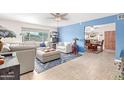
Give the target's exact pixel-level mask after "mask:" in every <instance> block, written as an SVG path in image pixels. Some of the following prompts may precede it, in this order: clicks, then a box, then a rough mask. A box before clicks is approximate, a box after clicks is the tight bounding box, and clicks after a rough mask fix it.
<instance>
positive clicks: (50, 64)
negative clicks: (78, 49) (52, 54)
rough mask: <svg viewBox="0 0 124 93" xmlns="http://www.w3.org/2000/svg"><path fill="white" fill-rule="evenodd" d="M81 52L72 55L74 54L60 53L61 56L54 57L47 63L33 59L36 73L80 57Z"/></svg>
mask: <svg viewBox="0 0 124 93" xmlns="http://www.w3.org/2000/svg"><path fill="white" fill-rule="evenodd" d="M80 56H81V54H78V55H74V54H64V53H61V58H60V59H56V60H53V61H50V62H47V63H42V62H41V61H40V60H38V59H35V71H36V72H37V73H41V72H43V71H46V70H48V69H50V68H52V67H54V66H57V65H60V64H62V63H65V62H68V61H70V60H72V59H74V58H77V57H80Z"/></svg>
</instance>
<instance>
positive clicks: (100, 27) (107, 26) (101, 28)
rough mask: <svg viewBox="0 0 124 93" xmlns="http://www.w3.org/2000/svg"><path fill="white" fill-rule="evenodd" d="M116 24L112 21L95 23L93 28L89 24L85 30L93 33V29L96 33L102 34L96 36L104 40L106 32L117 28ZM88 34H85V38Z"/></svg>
mask: <svg viewBox="0 0 124 93" xmlns="http://www.w3.org/2000/svg"><path fill="white" fill-rule="evenodd" d="M115 27H116V25H115V23H110V24H103V25H94V26H93V28H92V27H91V26H87V27H86V28H85V31H86V32H87V33H91V32H92V30H93V32H94V33H96V34H97V36H98V35H101V36H98V37H96V38H98V39H100V40H104V32H106V31H115V30H116V28H115ZM87 37H88V36H87V35H85V38H87Z"/></svg>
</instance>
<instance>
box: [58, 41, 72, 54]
mask: <svg viewBox="0 0 124 93" xmlns="http://www.w3.org/2000/svg"><path fill="white" fill-rule="evenodd" d="M56 49H57V50H58V51H60V52H63V53H71V52H72V46H71V43H70V42H59V43H58V44H57V45H56Z"/></svg>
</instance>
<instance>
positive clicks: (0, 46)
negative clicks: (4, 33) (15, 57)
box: [0, 39, 3, 51]
mask: <svg viewBox="0 0 124 93" xmlns="http://www.w3.org/2000/svg"><path fill="white" fill-rule="evenodd" d="M2 48H3V42H2V41H1V39H0V51H1V50H2Z"/></svg>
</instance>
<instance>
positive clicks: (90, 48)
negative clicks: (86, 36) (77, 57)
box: [85, 39, 104, 53]
mask: <svg viewBox="0 0 124 93" xmlns="http://www.w3.org/2000/svg"><path fill="white" fill-rule="evenodd" d="M103 44H104V40H101V41H99V40H93V39H91V40H85V48H86V51H87V52H92V53H100V52H103Z"/></svg>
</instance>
